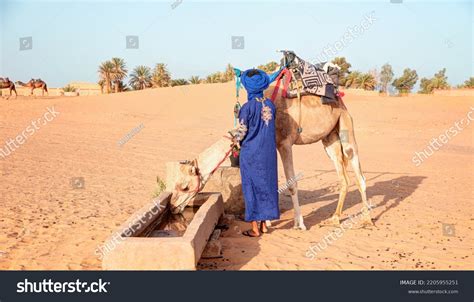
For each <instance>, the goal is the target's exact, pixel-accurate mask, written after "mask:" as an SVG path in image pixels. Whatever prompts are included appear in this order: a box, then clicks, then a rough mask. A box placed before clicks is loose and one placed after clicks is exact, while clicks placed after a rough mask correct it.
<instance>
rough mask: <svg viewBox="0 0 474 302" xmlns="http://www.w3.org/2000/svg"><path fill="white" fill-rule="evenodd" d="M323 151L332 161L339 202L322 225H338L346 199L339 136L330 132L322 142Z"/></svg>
mask: <svg viewBox="0 0 474 302" xmlns="http://www.w3.org/2000/svg"><path fill="white" fill-rule="evenodd" d="M322 142H323V145H324V149H325V150H326V153H327V155H328V156H329V158H330V159H331V160H332V161H333V163H334V166H335V167H336V172H337V176H338V178H339V184H340V188H339V190H340V191H339V200H338V201H337V207H336V212H335V213H334V215H333V216H332V217H331V218H330V219H328V220H327V221H325V222H324V223H323V224H324V225H336V226H338V225H339V221H340V219H341V214H342V208H343V207H344V200H345V199H346V194H347V188H348V183H349V182H348V177H347V172H346V168H345V165H344V155H343V153H342V146H341V142H340V140H339V136H338V135H337V132H336V131H332V132H331V133H330V134H329V135H328V136H327V137H325V138H323V140H322Z"/></svg>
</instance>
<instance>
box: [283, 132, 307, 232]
mask: <svg viewBox="0 0 474 302" xmlns="http://www.w3.org/2000/svg"><path fill="white" fill-rule="evenodd" d="M278 152H279V153H280V157H281V161H282V162H283V168H284V170H285V176H286V181H287V182H288V183H289V184H290V185H289V187H288V190H289V191H290V193H291V201H292V202H293V209H294V211H295V224H294V226H293V228H295V229H300V230H306V226H305V225H304V221H303V215H301V209H300V203H299V201H298V186H297V182H296V181H295V170H294V168H293V153H292V150H291V143H289V142H288V141H286V142H281V143H280V144H279V145H278Z"/></svg>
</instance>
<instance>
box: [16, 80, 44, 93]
mask: <svg viewBox="0 0 474 302" xmlns="http://www.w3.org/2000/svg"><path fill="white" fill-rule="evenodd" d="M16 83H17V84H18V85H20V86H23V87H29V88H31V93H30V95H33V91H34V90H35V89H36V88H41V90H42V91H41V95H42V96H44V92H45V91H46V93H48V85H46V83H45V81H43V80H41V79H36V80H35V79H31V80H30V81H29V82H28V83H23V82H21V81H18V82H16Z"/></svg>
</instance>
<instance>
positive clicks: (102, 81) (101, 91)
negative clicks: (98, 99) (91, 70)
mask: <svg viewBox="0 0 474 302" xmlns="http://www.w3.org/2000/svg"><path fill="white" fill-rule="evenodd" d="M97 84H99V86H100V93H104V86H105V80H103V79H101V80H99V81H98V82H97Z"/></svg>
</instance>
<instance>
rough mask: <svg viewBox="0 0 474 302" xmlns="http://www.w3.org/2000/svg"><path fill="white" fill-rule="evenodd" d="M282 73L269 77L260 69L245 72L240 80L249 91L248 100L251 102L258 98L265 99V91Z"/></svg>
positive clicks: (278, 72)
mask: <svg viewBox="0 0 474 302" xmlns="http://www.w3.org/2000/svg"><path fill="white" fill-rule="evenodd" d="M249 72H252V73H253V75H252V76H249ZM280 72H281V69H280V70H278V71H277V72H275V73H272V74H271V75H268V74H267V73H266V72H265V71H263V70H260V69H249V70H246V71H244V72H243V73H242V75H241V76H240V79H241V81H242V84H243V85H244V87H245V90H247V100H249V101H250V100H252V99H253V98H256V97H260V98H261V97H263V91H264V90H265V89H267V88H268V86H270V83H272V82H273V81H275V79H276V77H277V76H278V75H279V74H280Z"/></svg>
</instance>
